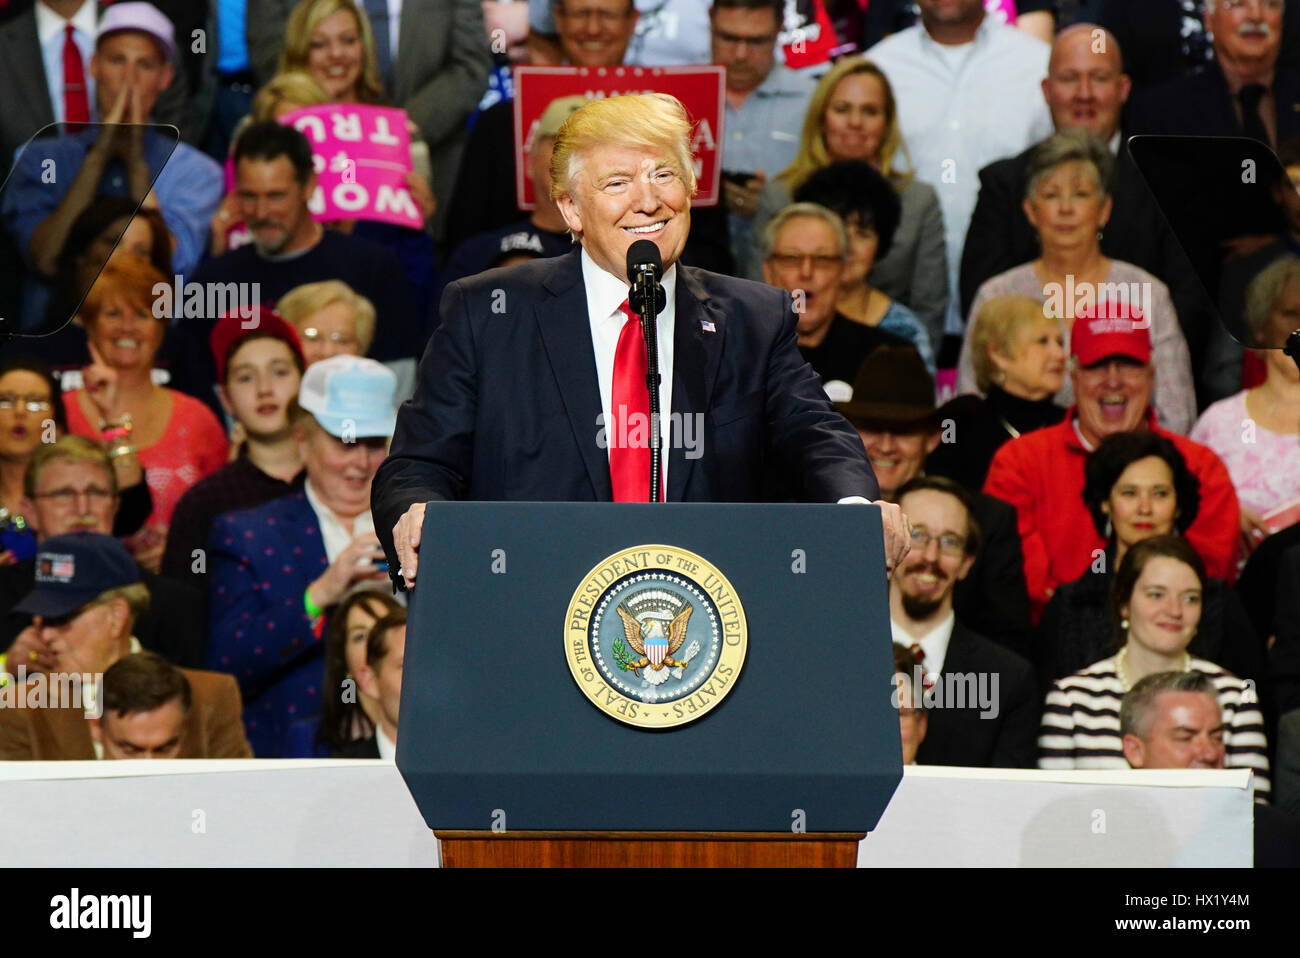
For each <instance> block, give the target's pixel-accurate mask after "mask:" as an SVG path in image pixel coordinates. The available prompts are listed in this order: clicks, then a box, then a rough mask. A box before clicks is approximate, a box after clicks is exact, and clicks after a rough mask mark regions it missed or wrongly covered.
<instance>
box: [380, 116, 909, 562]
mask: <svg viewBox="0 0 1300 958" xmlns="http://www.w3.org/2000/svg"><path fill="white" fill-rule="evenodd" d="M689 136H690V121H689V119H688V118H687V116H686V111H685V109H683V107H682V105H681V104H680V103H679V102H678V101H677V100H675V99H674V98H673V97H670V96H665V95H662V94H647V95H638V96H620V97H611V98H608V99H601V100H593V101H592V102H591V103H588V104H587V105H586V106H584V107H583V108H582V109H580V110H578V111H577V112H576V113H574V114H573V115H572V116H570V117H569V119H568V120H566V121H565V123H564V125H563V126H562V127H561V128H560V130H559V133H558V135H557V136H556V142H555V148H554V151H553V153H552V157H551V170H552V177H551V191H552V194H553V195H554V197H555V199H556V202H557V204H558V206H559V208H560V212H561V213H562V214H563V216H564V219H565V222H566V224H567V225H568V227H569V229H570V230H571V231H572V232H573V233H574V235H575V236H576V237H577V238H578V240H579V242H580V243H581V247H582V248H581V250H575V251H574V252H572V253H569V254H566V255H565V256H561V257H558V258H555V259H550V260H540V261H535V262H531V263H524V264H521V265H519V266H515V267H512V268H509V269H504V270H491V271H488V272H487V273H483V274H481V275H479V276H477V277H473V278H471V279H466V280H461V281H458V282H456V283H452V284H451V285H450V286H449V287H448V288H447V292H446V294H445V295H444V296H443V300H442V311H443V320H442V324H441V326H439V328H438V330H437V332H435V334H434V336H433V337H432V338H431V339H430V341H429V346H428V348H427V350H426V351H425V354H424V359H423V360H422V362H421V367H420V378H419V383H418V386H417V389H416V394H415V398H414V399H413V400H412V401H411V402H408V403H406V404H405V405H404V406H403V407H402V409H401V412H400V414H399V416H398V422H397V429H396V432H395V433H394V436H393V444H392V449H391V452H390V455H389V458H388V460H387V461H386V462H385V463H384V464H383V466H381V467H380V470H379V472H378V474H377V475H376V476H375V483H374V491H373V498H372V504H373V511H374V516H375V527H376V530H377V531H378V533H379V535H380V538H381V541H383V543H384V547H385V550H386V552H387V553H388V561H389V569H390V574H392V575H393V577H394V583H395V584H402V585H407V586H409V585H410V584H411V583H412V582H413V580H414V577H415V572H416V550H417V549H418V547H419V537H420V531H421V527H422V525H423V519H424V507H425V503H426V502H428V501H430V500H450V499H498V500H499V499H523V500H570V501H591V500H609V499H614V500H615V501H641V502H644V501H646V499H647V498H648V493H649V462H650V450H649V448H648V442H649V439H648V435H649V430H648V429H647V428H646V423H647V422H648V421H649V413H648V411H646V410H648V409H649V400H648V395H647V390H646V389H645V387H644V383H645V381H646V357H645V347H644V344H643V339H642V335H641V333H642V324H641V323H640V322H637V321H635V320H632V321H628V320H627V317H628V316H630V315H632V314H631V311H630V309H628V308H627V299H626V297H627V296H628V279H627V275H626V264H627V252H628V249H629V247H630V246H631V245H632V243H633V242H635V241H638V240H649V241H651V242H653V243H654V244H655V246H656V247H657V248H658V251H659V255H660V257H661V259H662V263H663V267H664V272H663V285H664V291H665V300H666V307H665V309H664V310H663V312H661V313H660V314H659V317H658V320H657V323H656V327H657V329H658V331H659V343H660V349H661V353H662V356H661V360H662V362H661V371H662V380H661V383H660V386H659V395H660V408H661V410H663V411H664V412H665V413H667V414H668V415H667V416H666V418H667V419H668V429H667V430H666V431H665V432H666V435H665V437H664V439H665V446H666V447H667V450H668V451H667V455H666V456H665V462H666V475H665V479H666V482H665V485H666V487H667V488H666V496H664V498H665V499H666V500H667V501H672V502H681V501H705V502H710V501H722V502H726V501H753V500H756V499H760V498H761V497H762V490H763V487H764V482H765V479H766V477H767V476H768V474H769V470H770V469H771V468H772V467H777V466H779V467H782V468H783V469H784V470H785V473H786V474H787V475H789V476H792V477H794V478H795V479H796V480H797V481H798V483H799V489H798V492H799V494H800V497H801V498H803V499H807V500H811V501H820V502H835V501H839V500H843V499H856V500H858V501H864V500H866V499H874V498H876V496H877V492H878V490H877V485H876V480H875V477H874V476H873V475H872V473H871V467H870V466H869V465H868V463H867V460H866V456H865V455H864V453H863V451H862V444H861V442H859V441H858V438H857V436H856V435H855V434H854V432H853V430H852V429H851V428H850V427H849V425H848V423H846V422H845V421H844V419H843V418H842V417H841V416H839V414H837V413H836V412H835V411H834V410H833V409H832V408H831V406H830V403H829V402H828V401H827V399H826V397H825V394H824V393H823V392H822V390H821V386H820V384H819V383H818V380H817V376H816V374H815V373H814V372H813V371H812V370H811V369H810V368H809V367H808V366H807V365H806V364H804V363H803V361H802V360H801V359H800V357H799V353H798V350H797V347H796V345H795V316H794V313H793V312H792V307H791V298H790V294H789V293H787V292H785V291H783V290H777V289H773V288H770V287H766V286H761V285H759V284H756V283H750V282H745V281H743V280H734V279H730V278H726V277H722V276H716V275H713V274H710V273H705V272H703V271H697V270H693V269H690V268H688V267H684V266H680V265H678V264H677V260H678V258H679V257H680V256H681V252H682V249H683V248H684V247H685V245H686V237H687V234H688V232H689V230H690V216H691V213H690V196H691V195H692V194H693V193H694V190H695V175H694V170H693V167H692V165H691V158H690V148H689ZM494 304H495V305H494ZM638 423H639V424H640V428H638ZM882 512H883V519H884V529H885V555H886V561H887V563H889V564H891V566H892V564H893V563H896V562H897V561H898V560H899V559H901V558H902V556H903V555H904V554H906V551H907V543H908V538H909V537H908V533H907V529H906V520H905V519H904V518H903V516H902V515H901V513H900V512H899V510H898V508H897V507H896V506H892V505H888V504H885V505H883V506H882ZM399 580H404V581H401V582H400V583H399Z"/></svg>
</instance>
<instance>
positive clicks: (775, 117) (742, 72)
mask: <svg viewBox="0 0 1300 958" xmlns="http://www.w3.org/2000/svg"><path fill="white" fill-rule="evenodd" d="M784 6H785V4H784V2H783V0H715V2H714V4H713V8H712V9H711V10H710V11H709V26H710V33H711V36H712V40H713V62H714V64H715V65H717V66H720V67H725V68H726V70H727V88H726V96H727V106H726V111H727V119H726V127H725V128H726V131H727V133H726V139H725V140H724V141H723V144H722V168H723V171H724V172H723V176H724V177H725V184H724V187H723V188H724V190H725V194H724V195H725V203H726V207H727V212H728V213H729V214H730V217H729V220H730V227H731V249H732V255H733V256H735V258H736V262H740V261H741V259H742V253H744V252H745V251H746V250H748V248H749V230H750V221H751V220H752V219H753V218H754V212H755V211H756V210H757V209H758V193H759V190H761V189H762V188H763V184H764V183H766V182H767V180H768V177H770V176H776V175H777V174H778V173H780V172H781V171H782V170H784V169H785V168H786V167H787V166H789V165H790V164H791V163H792V162H793V161H794V157H795V153H796V152H798V148H799V131H800V129H801V128H802V127H803V117H804V111H805V110H806V109H807V108H808V101H809V99H811V97H812V92H813V87H814V86H815V83H814V81H813V80H812V79H811V78H809V76H808V75H807V74H806V73H795V72H794V71H792V70H787V69H786V68H785V67H784V66H781V65H779V64H777V62H776V38H777V34H778V33H779V32H780V29H781V21H782V17H783V10H784Z"/></svg>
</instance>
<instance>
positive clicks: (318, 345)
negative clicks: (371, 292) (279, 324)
mask: <svg viewBox="0 0 1300 958" xmlns="http://www.w3.org/2000/svg"><path fill="white" fill-rule="evenodd" d="M276 310H277V312H279V314H280V316H281V317H282V318H283V319H284V320H285V321H286V322H287V323H288V324H289V325H290V326H292V327H293V328H294V331H295V332H296V333H297V334H298V339H299V341H300V342H301V343H302V354H303V358H304V359H306V360H307V365H308V366H310V365H311V364H312V363H314V362H318V361H320V360H322V359H328V358H329V357H330V356H338V355H340V354H342V355H348V356H364V355H365V354H366V351H367V350H368V349H369V348H370V343H371V342H372V341H373V340H374V336H375V306H374V304H373V303H372V302H370V300H368V299H366V297H364V296H362V295H361V294H360V293H358V292H356V291H355V290H353V289H352V287H351V286H349V285H348V284H347V283H345V282H343V281H342V280H338V279H327V280H322V281H321V282H318V283H304V284H303V285H302V286H297V287H295V288H293V289H291V290H289V292H287V293H285V294H284V295H283V296H282V297H280V301H279V302H278V303H277V304H276Z"/></svg>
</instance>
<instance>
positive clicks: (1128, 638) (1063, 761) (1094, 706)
mask: <svg viewBox="0 0 1300 958" xmlns="http://www.w3.org/2000/svg"><path fill="white" fill-rule="evenodd" d="M1205 590H1206V578H1205V566H1204V564H1203V563H1202V562H1201V557H1200V556H1198V555H1197V554H1196V550H1195V549H1193V548H1192V547H1191V546H1190V545H1189V544H1188V542H1187V540H1186V539H1184V538H1183V537H1182V536H1172V535H1160V536H1152V537H1151V538H1148V539H1142V540H1141V541H1139V542H1137V543H1135V544H1134V545H1133V546H1131V547H1130V548H1129V549H1128V550H1127V551H1126V552H1125V554H1124V558H1123V560H1122V561H1121V562H1120V564H1119V568H1118V570H1117V571H1116V573H1115V577H1114V583H1113V587H1112V590H1111V596H1110V598H1111V606H1112V609H1113V615H1114V620H1115V621H1116V622H1117V623H1118V627H1117V628H1116V629H1115V631H1114V632H1112V633H1111V635H1112V636H1113V639H1114V642H1113V644H1112V646H1111V650H1112V651H1111V654H1109V655H1107V656H1106V657H1105V658H1102V659H1100V660H1099V661H1097V662H1094V663H1093V664H1092V665H1089V666H1088V667H1087V668H1084V669H1080V670H1079V671H1077V672H1075V673H1074V674H1073V675H1070V676H1068V677H1066V678H1063V679H1057V680H1056V681H1055V682H1054V683H1052V690H1051V691H1050V692H1049V693H1048V694H1047V702H1046V704H1045V705H1044V707H1043V721H1042V726H1041V730H1040V732H1039V736H1038V752H1039V758H1038V767H1039V768H1047V769H1069V768H1081V769H1096V768H1127V767H1128V763H1127V762H1126V761H1125V759H1124V749H1123V741H1122V739H1121V737H1120V732H1119V707H1120V702H1121V701H1122V700H1123V698H1124V694H1125V693H1126V692H1127V691H1128V690H1129V689H1131V688H1132V687H1133V686H1134V685H1136V684H1137V683H1138V682H1139V681H1140V680H1142V679H1143V678H1145V677H1146V676H1148V675H1152V674H1154V673H1156V672H1192V671H1196V672H1202V673H1204V674H1205V675H1207V676H1209V678H1210V680H1211V681H1212V682H1213V683H1214V688H1215V691H1216V693H1217V695H1218V699H1219V707H1220V708H1221V709H1222V711H1223V724H1224V731H1223V742H1224V745H1225V747H1226V749H1227V759H1226V764H1227V765H1228V767H1230V768H1249V769H1252V770H1253V771H1254V772H1255V796H1256V798H1257V799H1266V798H1267V796H1268V794H1269V790H1270V784H1269V767H1268V742H1267V740H1266V738H1265V734H1264V717H1263V715H1262V714H1261V712H1260V708H1259V702H1258V698H1257V696H1256V693H1255V687H1254V683H1250V682H1245V681H1242V680H1241V679H1239V678H1237V677H1236V676H1235V675H1233V674H1232V673H1231V672H1228V671H1227V670H1225V669H1223V668H1221V667H1220V666H1219V665H1217V664H1215V663H1214V662H1212V661H1208V660H1206V659H1203V658H1199V657H1196V656H1193V655H1192V654H1191V653H1190V652H1189V651H1188V649H1189V645H1190V644H1191V642H1192V639H1193V636H1195V635H1196V634H1197V631H1198V628H1199V626H1200V625H1201V622H1202V618H1203V616H1202V608H1203V604H1204V596H1205Z"/></svg>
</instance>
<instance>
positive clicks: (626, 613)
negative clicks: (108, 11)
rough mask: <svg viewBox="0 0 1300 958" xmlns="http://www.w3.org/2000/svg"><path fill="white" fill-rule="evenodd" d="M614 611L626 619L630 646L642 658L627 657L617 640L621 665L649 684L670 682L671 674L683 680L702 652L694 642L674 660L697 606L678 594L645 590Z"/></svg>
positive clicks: (615, 653) (617, 654)
mask: <svg viewBox="0 0 1300 958" xmlns="http://www.w3.org/2000/svg"><path fill="white" fill-rule="evenodd" d="M615 608H616V609H617V610H618V615H619V618H621V619H622V620H623V634H624V635H625V636H626V637H627V644H628V645H630V646H631V647H632V650H633V651H634V652H636V654H637V655H638V656H639V658H634V657H632V656H631V655H628V654H627V652H626V650H623V649H621V648H620V647H621V645H622V643H621V642H619V641H618V640H617V639H615V645H614V656H615V658H616V659H617V661H618V664H619V666H620V667H621V668H622V669H624V670H626V671H629V672H632V673H633V674H634V675H636V676H638V677H640V678H641V679H642V680H643V681H645V682H648V683H649V684H650V685H660V684H662V683H664V682H666V681H668V677H669V675H670V674H671V675H672V676H673V677H675V678H678V679H680V678H681V677H682V671H683V670H684V669H685V668H686V667H687V666H689V665H690V664H691V662H690V660H691V659H692V658H694V657H695V655H696V654H698V652H699V643H698V642H692V643H691V645H690V647H689V648H688V649H687V650H686V654H685V655H684V656H682V657H681V658H680V659H674V658H673V655H674V654H675V653H676V652H677V650H678V649H679V648H681V645H682V642H684V641H685V640H686V626H687V624H688V623H689V622H690V621H691V613H692V612H694V611H695V607H694V606H693V605H691V604H690V602H688V601H687V600H686V599H685V598H683V597H682V596H680V595H678V594H677V593H675V592H669V591H667V590H665V589H642V590H640V591H639V592H635V593H633V594H632V595H629V596H628V597H627V598H626V599H625V600H624V601H623V602H620V603H619V604H618V605H617V606H616V607H615ZM620 653H621V654H620ZM642 670H644V674H642ZM670 670H671V671H670Z"/></svg>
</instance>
